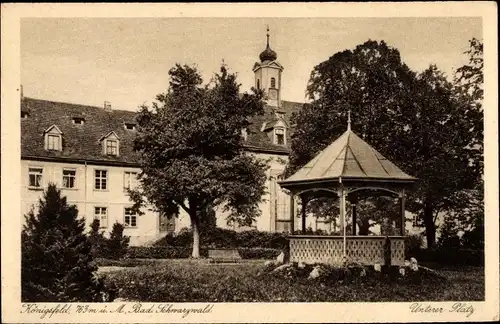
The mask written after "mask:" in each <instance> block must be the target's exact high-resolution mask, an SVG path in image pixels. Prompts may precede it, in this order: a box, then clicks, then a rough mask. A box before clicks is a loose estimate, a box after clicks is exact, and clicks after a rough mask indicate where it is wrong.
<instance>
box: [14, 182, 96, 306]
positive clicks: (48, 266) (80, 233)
mask: <svg viewBox="0 0 500 324" xmlns="http://www.w3.org/2000/svg"><path fill="white" fill-rule="evenodd" d="M39 206H40V208H39V211H38V214H36V215H35V213H34V212H33V211H30V212H29V213H28V214H27V215H26V224H25V225H24V226H23V230H22V232H21V255H22V261H21V300H22V301H23V302H94V301H102V296H101V292H102V291H103V289H104V286H103V285H102V281H100V280H98V279H97V278H96V277H94V272H95V271H96V270H97V268H96V266H95V265H94V264H93V262H92V251H91V249H92V243H91V242H90V240H89V238H88V237H87V235H85V233H84V231H85V221H84V219H82V218H78V210H77V208H76V206H74V205H68V203H67V201H66V197H62V196H61V191H60V190H57V188H56V186H55V185H53V184H50V185H49V187H48V188H47V190H46V191H45V192H44V193H43V197H42V198H41V199H40V200H39Z"/></svg>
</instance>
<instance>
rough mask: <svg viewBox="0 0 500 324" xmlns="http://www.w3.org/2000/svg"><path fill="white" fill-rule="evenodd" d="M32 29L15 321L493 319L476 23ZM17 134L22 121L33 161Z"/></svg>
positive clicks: (61, 22) (218, 22) (22, 39)
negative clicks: (273, 311)
mask: <svg viewBox="0 0 500 324" xmlns="http://www.w3.org/2000/svg"><path fill="white" fill-rule="evenodd" d="M221 5H222V4H221ZM88 6H89V8H90V7H91V5H88ZM226 6H229V7H230V5H228V4H226ZM280 6H283V8H284V6H285V4H274V8H276V9H277V10H279V8H280ZM201 8H203V7H201ZM200 11H201V12H200V14H201V15H203V11H202V10H201V9H200ZM483 11H484V10H483ZM495 24H496V20H495ZM17 26H18V27H19V39H18V41H19V44H18V50H19V52H18V53H19V54H18V57H17V59H18V63H19V79H16V80H19V82H18V84H15V85H14V87H15V88H12V89H11V88H9V89H8V91H10V92H11V95H10V98H14V105H13V106H12V107H9V108H7V109H4V108H5V107H4V100H2V195H3V192H4V190H6V187H5V186H4V181H5V179H6V178H5V174H6V173H9V170H6V169H5V168H4V165H5V164H4V159H9V160H11V161H10V163H17V164H18V167H17V168H16V169H15V170H18V171H19V172H18V173H19V174H18V175H16V179H17V180H18V184H17V185H16V186H15V187H9V188H8V190H9V191H16V192H18V194H17V193H16V195H19V201H18V203H17V204H18V206H16V209H15V210H16V211H18V212H19V215H17V214H15V215H14V214H12V213H10V214H9V215H8V217H9V218H12V219H14V221H15V222H18V224H16V227H13V229H15V231H16V232H15V233H14V232H10V233H9V235H12V236H14V235H16V236H17V237H18V238H16V240H15V242H19V248H16V249H15V250H14V252H15V254H16V255H17V256H16V259H15V260H19V266H18V268H17V269H19V270H18V271H17V272H18V273H17V276H18V278H19V283H20V287H19V288H18V298H19V299H20V300H17V301H15V303H16V304H17V303H20V310H19V312H18V315H29V316H35V317H33V318H39V319H40V320H42V321H44V320H49V321H56V320H57V318H58V317H57V316H59V315H60V316H70V314H73V316H85V315H88V316H90V317H92V319H93V318H97V317H95V316H97V315H99V314H98V313H100V314H102V315H104V314H107V315H108V316H109V315H111V314H113V313H115V314H117V315H124V314H134V315H140V314H153V315H158V314H160V315H161V314H170V315H172V314H181V315H179V318H178V319H177V320H182V319H186V318H187V317H188V315H189V314H191V315H190V316H192V318H195V317H194V314H196V316H201V315H203V314H210V313H214V312H215V310H216V309H217V307H219V305H224V304H225V303H232V304H231V305H233V306H234V307H237V305H238V304H241V305H249V304H250V305H253V306H249V307H254V308H252V309H258V308H256V307H259V305H264V304H263V303H272V304H271V305H269V306H270V307H273V306H272V305H294V304H290V303H299V304H296V306H290V307H292V309H293V308H296V307H297V306H299V305H310V303H313V304H312V305H317V306H318V305H320V304H321V305H325V304H324V303H335V304H336V305H338V304H337V303H342V304H340V305H352V306H355V305H356V304H358V303H373V302H383V303H394V302H397V303H400V304H404V305H405V306H404V308H405V309H406V312H407V315H405V316H410V315H414V316H418V315H422V316H424V315H425V316H431V315H433V316H434V317H427V318H426V320H429V319H430V320H433V321H440V320H441V319H440V317H439V315H440V314H441V315H443V316H445V315H450V314H451V315H456V316H458V317H457V318H462V320H463V321H469V320H471V319H474V318H475V319H476V320H477V319H478V318H482V317H481V315H480V314H478V313H479V311H478V309H479V308H478V307H479V306H477V305H479V304H478V303H479V302H482V303H484V302H485V301H487V299H488V298H487V288H486V286H487V284H486V282H487V280H486V277H487V266H485V265H486V262H485V259H486V258H487V254H488V253H487V252H488V251H487V249H486V242H487V239H486V238H485V233H486V231H487V226H486V225H485V224H486V221H485V219H486V218H487V217H494V219H493V220H492V223H490V224H493V225H494V224H496V225H494V226H496V227H497V228H496V229H495V231H496V232H495V234H494V235H495V237H493V235H490V234H488V235H489V236H488V237H489V240H490V242H492V244H493V245H495V244H496V246H495V247H492V248H493V249H497V248H498V201H496V202H495V203H494V204H493V205H489V206H490V207H489V211H488V210H487V209H486V208H485V206H486V204H485V186H486V178H487V177H486V176H485V164H486V163H487V162H485V161H486V159H485V146H484V141H485V140H486V136H485V124H486V123H485V114H486V110H489V111H492V110H496V107H494V106H490V107H487V106H486V105H485V103H484V101H485V100H484V98H485V92H486V91H485V81H484V80H485V75H486V74H487V73H486V70H485V66H488V64H490V65H489V68H490V69H491V68H492V67H494V68H495V69H496V64H497V61H496V59H495V61H490V62H489V63H488V61H487V59H486V55H485V54H484V52H483V48H486V47H487V46H488V44H487V43H486V42H485V39H486V37H485V35H484V31H485V28H486V27H485V21H484V19H483V17H481V16H480V15H465V14H464V15H460V16H455V15H450V16H446V15H442V16H436V15H427V16H426V15H422V16H396V15H394V16H382V15H380V16H376V15H372V16H370V15H368V16H359V17H356V16H348V15H346V16H343V17H342V16H341V17H335V16H332V17H328V16H311V17H304V16H292V17H286V16H283V17H280V16H279V15H277V14H276V15H271V16H268V15H263V16H259V15H258V14H256V15H249V16H248V17H245V16H236V17H231V16H227V17H224V16H219V15H216V16H213V17H212V16H209V15H207V16H191V17H190V16H189V15H184V14H180V15H179V16H175V17H169V16H166V15H162V16H154V17H150V16H144V17H142V16H141V15H136V16H134V15H132V16H130V17H128V16H126V15H124V16H123V17H120V16H114V15H113V14H111V15H110V16H109V17H108V16H106V15H104V16H102V15H99V16H98V17H93V16H76V17H72V16H71V15H70V16H65V15H60V16H58V15H47V16H46V17H37V15H33V16H23V17H21V18H19V19H18V25H17ZM2 29H3V28H2ZM495 30H496V28H495ZM2 33H3V31H2ZM3 47H4V44H2V48H3ZM490 50H491V48H490ZM495 50H496V47H495ZM490 57H491V56H490ZM485 62H486V63H485ZM4 64H5V62H4V58H3V57H2V68H3V67H4ZM4 72H5V70H4ZM490 82H491V81H490ZM494 82H496V80H495V81H494ZM3 83H4V73H2V84H3ZM2 90H4V84H3V85H2ZM494 91H497V88H495V89H494ZM2 92H3V91H2ZM494 95H495V96H496V93H495V94H494ZM16 96H17V99H16ZM16 105H18V106H17V107H19V108H16ZM17 109H18V110H17ZM16 110H17V112H16ZM6 113H8V114H9V115H16V116H15V118H13V119H12V120H15V121H16V123H17V126H16V125H5V123H4V114H6ZM493 113H494V114H495V115H494V116H495V118H496V113H497V112H493ZM490 116H491V115H490ZM490 120H491V121H492V122H493V123H494V124H493V125H497V120H496V119H495V120H493V119H490ZM490 125H491V124H490ZM5 127H12V128H18V132H19V133H18V134H19V135H18V138H17V139H16V138H14V137H9V140H8V141H9V142H16V143H15V145H17V147H18V154H19V155H20V156H19V157H17V156H16V155H12V154H9V152H8V151H5V146H4V140H5V137H6V136H7V135H4V130H5ZM490 127H491V126H490ZM494 131H495V132H496V130H494ZM5 134H6V133H5ZM493 135H494V137H490V138H489V141H490V149H492V148H493V150H494V151H493V155H495V154H497V153H498V150H497V145H498V143H494V144H493V145H494V146H493V147H492V146H491V141H493V142H497V140H495V139H497V138H498V135H497V133H493ZM12 145H14V144H12ZM490 154H491V153H490ZM490 165H491V164H490ZM493 167H494V164H493ZM13 170H14V169H13ZM11 172H13V171H11ZM494 172H498V171H494ZM493 175H494V174H493ZM496 175H497V176H496V178H495V179H497V178H498V174H497V173H496ZM490 177H491V173H490ZM492 179H493V178H490V180H492ZM490 180H488V181H490ZM493 180H494V179H493ZM497 181H498V179H497V180H496V183H495V180H494V184H493V191H490V194H491V193H492V192H493V193H495V192H496V193H497V194H498V182H497ZM4 199H5V198H4V197H2V205H5V204H7V203H8V204H11V203H12V204H14V203H15V202H14V201H6V200H4ZM487 211H488V212H487ZM488 214H490V215H489V216H487V215H488ZM2 215H3V217H2V224H4V222H5V219H4V218H5V217H6V216H7V215H6V214H5V213H4V210H3V208H2ZM9 221H12V220H9ZM2 227H3V226H2ZM3 236H4V230H2V237H3ZM2 244H3V245H4V244H5V240H2ZM16 244H17V243H16ZM4 247H5V245H4ZM3 250H4V249H3ZM494 251H496V256H494V259H489V260H496V261H493V262H490V263H489V264H492V265H493V269H492V270H493V271H495V272H496V273H493V274H489V275H488V276H492V275H493V276H495V277H496V285H497V286H496V290H498V269H499V268H498V250H494ZM3 254H4V253H2V258H3V257H4V256H3ZM3 272H4V269H3V270H2V273H3ZM2 276H3V274H2ZM493 279H494V278H493ZM490 296H491V297H492V298H496V303H497V304H498V291H493V294H491V293H490ZM443 302H447V303H445V304H443ZM4 303H5V301H4ZM47 303H50V304H47ZM82 303H83V304H82ZM185 303H186V304H187V303H189V304H190V305H191V306H190V307H191V308H183V306H182V305H183V304H185ZM234 303H237V304H234ZM193 305H197V306H193ZM380 305H382V304H380ZM359 306H362V305H360V304H358V307H359ZM2 307H3V306H2ZM263 307H264V306H263ZM299 307H302V306H299ZM304 307H305V306H304ZM315 307H316V306H315ZM268 309H269V308H268ZM353 309H355V308H353ZM305 310H306V308H304V311H305ZM296 311H297V312H298V310H296ZM495 314H497V316H498V310H497V311H496V312H495ZM234 315H235V314H234V313H233V314H232V318H233V320H232V321H234V320H235V318H234ZM37 316H38V317H37ZM245 316H250V314H246V315H245ZM329 316H330V318H331V316H332V314H331V311H330V314H329ZM478 316H479V317H478ZM90 317H89V319H90ZM63 318H65V319H66V320H68V319H69V317H59V320H62V319H63ZM257 318H259V317H257ZM273 318H274V317H273ZM325 318H328V317H326V315H325ZM353 318H354V317H353ZM374 319H375V318H374ZM374 319H372V321H373V320H374ZM416 319H418V317H414V320H416ZM493 319H494V318H493V317H492V318H491V319H488V318H487V319H486V320H493ZM497 319H498V317H497ZM148 320H149V319H148ZM163 320H169V319H168V318H166V317H165V318H163V319H161V320H160V321H163ZM170 320H171V319H170ZM245 320H247V321H248V320H249V319H248V318H241V319H239V321H245ZM254 320H255V319H253V318H252V319H251V320H250V321H254ZM343 320H344V321H345V320H347V321H349V318H348V317H346V318H343ZM141 321H142V320H141ZM144 321H146V318H145V317H144ZM258 321H260V320H258ZM330 321H341V320H340V319H332V318H331V319H330Z"/></svg>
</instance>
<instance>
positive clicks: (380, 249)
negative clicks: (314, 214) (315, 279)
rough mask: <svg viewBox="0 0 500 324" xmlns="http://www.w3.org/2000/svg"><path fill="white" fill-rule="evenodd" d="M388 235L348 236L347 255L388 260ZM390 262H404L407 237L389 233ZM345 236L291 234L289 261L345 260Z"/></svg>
mask: <svg viewBox="0 0 500 324" xmlns="http://www.w3.org/2000/svg"><path fill="white" fill-rule="evenodd" d="M385 240H386V237H385V236H347V237H346V255H347V257H348V259H349V260H350V261H353V262H357V263H361V264H365V265H374V264H381V265H383V264H385V257H384V254H385V249H386V248H385V242H386V241H385ZM389 240H390V247H391V264H392V265H403V264H404V237H402V236H390V237H389ZM343 249H344V238H343V237H342V236H317V235H292V236H290V261H291V262H303V263H308V264H312V263H326V264H338V263H340V262H342V260H343V255H344V254H343V253H344V252H343Z"/></svg>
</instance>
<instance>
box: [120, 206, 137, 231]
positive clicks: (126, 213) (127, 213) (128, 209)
mask: <svg viewBox="0 0 500 324" xmlns="http://www.w3.org/2000/svg"><path fill="white" fill-rule="evenodd" d="M127 217H130V219H129V222H127ZM133 218H134V219H135V225H132V219H133ZM137 221H138V218H137V213H133V212H132V208H131V207H125V208H124V209H123V226H124V227H125V228H137Z"/></svg>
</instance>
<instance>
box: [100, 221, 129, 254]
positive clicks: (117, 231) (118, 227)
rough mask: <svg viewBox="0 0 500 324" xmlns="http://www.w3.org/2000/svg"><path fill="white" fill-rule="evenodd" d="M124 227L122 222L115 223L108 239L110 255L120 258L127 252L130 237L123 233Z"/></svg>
mask: <svg viewBox="0 0 500 324" xmlns="http://www.w3.org/2000/svg"><path fill="white" fill-rule="evenodd" d="M123 230H124V227H123V225H122V224H120V223H114V224H113V229H112V230H111V234H110V236H109V239H108V240H107V242H106V243H107V251H108V253H109V254H108V255H109V256H108V257H110V258H112V259H120V258H121V257H123V256H124V255H125V253H127V247H128V244H129V242H130V237H128V236H124V235H123Z"/></svg>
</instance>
